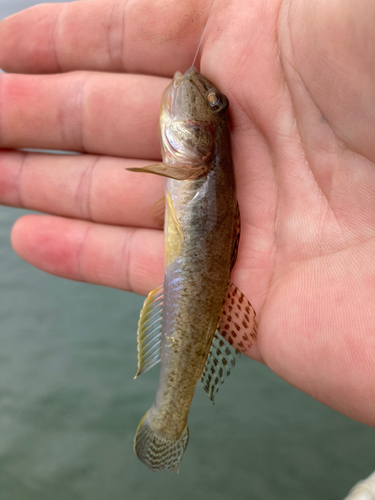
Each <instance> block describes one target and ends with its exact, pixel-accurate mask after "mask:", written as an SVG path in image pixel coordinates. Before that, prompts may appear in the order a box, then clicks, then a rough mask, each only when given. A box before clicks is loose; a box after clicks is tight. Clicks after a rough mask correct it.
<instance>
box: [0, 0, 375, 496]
mask: <svg viewBox="0 0 375 500" xmlns="http://www.w3.org/2000/svg"><path fill="white" fill-rule="evenodd" d="M32 4H34V2H33V1H31V0H29V1H26V0H22V1H16V0H5V1H4V0H0V18H1V17H4V16H5V15H9V14H11V13H12V12H15V11H17V10H21V9H22V8H25V7H27V6H29V5H32ZM22 213H24V212H22V211H16V210H12V209H9V208H4V207H1V208H0V500H34V499H38V500H51V499H53V500H89V499H90V500H104V499H109V498H110V499H111V500H122V499H128V498H135V499H137V500H159V499H163V500H164V499H165V500H169V499H170V500H172V499H173V500H174V499H176V498H177V499H179V500H188V499H195V498H205V499H208V500H210V499H215V500H224V499H225V500H228V498H233V499H237V500H244V499H254V500H283V499H288V500H297V499H298V500H301V499H303V500H340V499H342V498H343V497H344V496H345V495H346V494H347V492H348V491H349V489H350V488H351V486H352V485H353V484H354V483H355V482H357V481H358V480H360V479H362V478H364V477H366V476H367V475H369V474H370V473H371V472H372V471H373V470H374V468H375V456H374V450H375V432H374V430H373V429H371V428H369V427H366V426H364V425H362V424H359V423H357V422H354V421H351V420H350V419H348V418H346V417H344V416H342V415H340V414H338V413H336V412H334V411H333V410H330V409H328V408H326V407H325V406H323V405H321V404H319V403H317V402H316V401H314V400H312V399H311V398H309V397H308V396H306V395H305V394H302V393H301V392H299V391H298V390H296V389H294V388H292V387H290V386H289V385H288V384H286V383H285V382H283V381H282V380H280V379H279V378H278V377H276V376H275V375H274V374H273V373H271V372H270V371H269V370H268V369H267V368H265V367H264V366H262V365H259V364H257V363H255V362H252V361H250V360H248V359H246V358H244V357H243V358H241V360H240V361H239V362H238V364H237V366H236V368H235V370H234V371H233V374H232V375H231V376H230V377H229V379H228V380H227V381H226V382H225V384H224V386H223V387H222V388H221V389H220V391H219V393H218V395H217V398H216V401H217V402H216V404H215V406H213V405H212V404H211V402H210V401H209V399H208V398H207V396H206V394H205V393H204V392H203V390H202V389H201V388H200V387H198V390H197V394H196V396H195V399H194V402H193V405H192V409H191V413H190V417H189V428H190V442H189V446H188V448H187V451H186V454H185V456H184V459H183V462H182V465H181V470H180V473H179V474H178V475H176V474H169V473H168V472H162V473H152V472H151V471H149V470H148V469H147V468H146V467H145V466H144V465H143V464H141V463H140V462H139V461H138V460H137V459H136V457H135V456H134V453H133V449H132V446H133V437H134V433H135V430H136V427H137V425H138V422H139V420H140V418H141V417H142V416H143V414H144V413H145V411H146V410H147V409H148V408H149V406H150V405H151V403H152V401H153V398H154V395H155V391H156V385H157V378H158V368H157V367H155V368H154V369H152V370H151V371H150V372H148V373H146V374H144V375H142V377H140V378H139V379H137V380H133V377H134V374H135V372H136V364H137V363H136V326H137V321H138V314H139V310H140V308H141V305H142V302H143V298H141V297H137V296H134V295H131V294H128V293H125V292H121V291H118V290H110V289H106V288H103V287H95V286H90V285H87V284H81V283H73V282H68V281H66V280H62V279H59V278H55V277H53V276H49V275H47V274H45V273H43V272H41V271H38V270H36V269H34V268H32V267H31V266H29V265H28V264H26V263H24V262H23V261H21V260H20V259H19V258H18V257H17V256H16V255H15V254H14V253H13V252H12V250H11V247H10V243H9V232H10V229H11V226H12V224H13V222H14V221H15V220H16V218H17V217H18V216H20V215H22Z"/></svg>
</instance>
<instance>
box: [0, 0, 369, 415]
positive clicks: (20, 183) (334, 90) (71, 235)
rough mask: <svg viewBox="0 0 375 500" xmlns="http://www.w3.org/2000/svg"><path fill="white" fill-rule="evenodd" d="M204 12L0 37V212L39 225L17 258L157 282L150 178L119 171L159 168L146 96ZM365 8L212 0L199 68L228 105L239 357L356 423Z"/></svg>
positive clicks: (51, 10) (39, 13) (141, 5)
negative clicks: (247, 336)
mask: <svg viewBox="0 0 375 500" xmlns="http://www.w3.org/2000/svg"><path fill="white" fill-rule="evenodd" d="M209 8H210V5H208V4H207V2H206V1H203V0H192V1H189V2H188V1H187V2H168V1H167V0H156V1H153V2H149V1H146V0H136V1H133V0H128V1H125V0H121V1H120V0H116V1H114V0H103V1H101V0H98V1H90V0H88V1H85V2H73V3H69V4H59V5H42V6H39V7H35V8H33V9H31V10H29V11H26V12H23V13H20V14H18V15H16V16H15V17H13V18H10V19H8V20H5V21H4V22H2V23H1V24H0V67H2V68H3V69H4V70H6V71H8V72H10V73H20V74H18V75H15V74H8V75H0V110H1V112H0V147H1V148H3V149H8V150H10V151H3V152H1V154H0V201H1V202H2V203H3V204H6V205H12V206H24V207H28V208H31V209H36V210H39V211H41V212H45V213H46V214H49V215H32V216H27V217H23V218H21V219H20V220H19V221H18V222H17V223H16V225H15V227H14V229H13V232H12V243H13V247H14V249H15V251H16V252H17V253H18V254H19V255H20V256H21V257H23V258H24V259H26V260H27V261H28V262H30V263H31V264H33V265H35V266H37V267H39V268H41V269H43V270H45V271H47V272H50V273H53V274H57V275H59V276H63V277H66V278H70V279H76V280H83V281H88V282H92V283H99V284H103V285H107V286H112V287H118V288H121V289H125V290H131V291H135V292H137V293H142V294H146V293H147V292H149V291H150V290H151V289H154V288H155V287H156V286H157V285H159V284H160V283H161V282H162V280H163V234H162V232H161V231H160V230H159V229H158V228H157V227H156V226H155V222H154V221H153V219H152V217H151V216H150V210H151V207H152V205H153V204H154V203H155V202H156V201H157V200H158V199H160V198H161V196H162V192H163V186H162V180H161V179H157V178H156V177H155V176H151V175H150V176H146V175H144V176H142V179H140V178H141V175H139V176H137V175H135V174H133V173H131V172H126V171H125V170H124V168H125V167H139V166H144V165H146V164H148V163H154V162H155V161H160V152H159V144H158V138H157V134H156V129H157V121H158V107H159V102H160V96H161V94H162V92H163V90H164V89H165V88H166V86H167V85H168V83H169V81H170V78H171V77H172V76H173V74H174V72H175V71H176V70H180V71H185V70H186V69H188V67H189V66H190V65H191V62H192V59H193V56H194V53H195V50H196V47H197V45H198V40H199V38H200V35H201V33H202V30H203V26H204V24H205V21H206V19H207V16H208V10H209ZM374 10H375V5H374V3H373V2H372V1H371V0H361V1H360V2H358V0H331V1H330V2H327V1H326V0H317V1H314V2H311V1H310V0H289V1H286V0H284V1H280V0H265V1H264V0H261V1H260V0H259V1H257V0H255V1H253V2H250V4H249V2H248V1H247V0H217V3H216V6H215V8H214V10H213V13H212V16H211V19H210V23H209V26H208V27H207V31H206V35H205V38H204V41H203V44H202V47H201V50H200V54H199V56H198V67H199V65H200V71H201V72H202V73H203V74H204V75H205V76H206V77H207V78H208V79H209V80H211V81H212V82H213V83H215V84H216V85H217V86H218V87H220V90H221V91H222V92H223V93H224V94H225V95H227V96H228V99H229V101H230V104H231V108H230V109H231V124H232V125H231V126H232V146H233V157H234V166H235V175H236V180H237V186H238V189H237V196H238V201H239V205H240V210H241V222H242V233H241V243H240V248H239V255H238V260H237V264H236V266H235V268H234V270H233V274H232V281H233V282H235V283H236V285H238V286H239V288H240V289H241V290H242V291H243V292H244V293H245V294H246V296H247V297H248V298H249V300H250V301H251V302H252V304H253V306H254V308H255V310H256V312H257V317H258V320H259V326H258V343H257V348H256V349H251V350H250V351H248V355H249V356H250V357H252V358H254V359H256V360H258V361H262V362H263V363H265V364H267V365H268V366H269V367H270V369H272V370H273V371H275V372H276V373H277V374H278V375H279V376H281V377H282V378H284V379H285V380H287V381H288V382H289V383H291V384H292V385H294V386H295V387H298V388H299V389H300V390H302V391H304V392H306V393H308V394H310V395H311V396H312V397H314V398H316V399H318V400H319V401H321V402H323V403H325V404H326V405H328V406H330V407H332V408H335V409H336V410H338V411H341V412H343V413H344V414H346V415H348V416H350V417H352V418H354V419H357V420H360V421H362V422H365V423H367V424H369V425H374V424H375V363H374V352H375V335H374V332H375V313H374V310H375V307H374V306H375V259H374V255H375V216H374V213H375V196H374V193H375V165H374V163H375V141H374V140H373V134H374V129H375V87H374V85H373V82H374V81H375V58H374V57H373V47H374V44H375V40H374V38H375V32H374V30H373V19H374ZM150 19H152V23H150V22H149V20H150ZM69 71H72V72H71V73H68V72H69ZM42 73H43V74H42ZM124 73H127V74H124ZM133 73H138V75H136V76H135V75H134V74H133ZM42 117H43V118H42ZM20 147H39V148H58V149H67V150H77V151H83V152H85V153H88V155H87V156H86V155H85V156H82V157H58V158H55V157H53V156H40V155H36V154H27V155H25V154H23V153H19V152H16V151H13V150H14V149H17V148H20ZM249 383H253V381H249Z"/></svg>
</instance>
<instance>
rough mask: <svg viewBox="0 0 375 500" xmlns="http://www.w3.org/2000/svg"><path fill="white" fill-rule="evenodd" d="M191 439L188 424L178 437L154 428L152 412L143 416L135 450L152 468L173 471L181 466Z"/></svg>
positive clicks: (135, 441)
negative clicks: (172, 436)
mask: <svg viewBox="0 0 375 500" xmlns="http://www.w3.org/2000/svg"><path fill="white" fill-rule="evenodd" d="M188 441H189V430H188V427H187V426H186V427H185V429H184V430H183V432H182V434H181V436H180V437H179V438H178V439H173V438H171V437H169V436H166V435H163V433H162V432H160V431H157V430H156V429H154V428H153V425H152V421H151V418H150V412H149V411H148V412H147V413H146V415H145V416H144V417H143V418H142V420H141V421H140V423H139V425H138V429H137V433H136V435H135V438H134V451H135V454H136V455H137V457H138V458H139V460H141V461H142V462H143V463H144V464H146V465H147V467H149V468H150V469H151V470H163V469H168V470H169V472H173V470H174V468H175V467H177V472H178V469H179V467H180V463H181V460H182V457H183V456H184V453H185V450H186V447H187V444H188Z"/></svg>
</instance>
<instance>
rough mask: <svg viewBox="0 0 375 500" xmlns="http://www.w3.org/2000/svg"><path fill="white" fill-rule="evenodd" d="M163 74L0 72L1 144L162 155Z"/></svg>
mask: <svg viewBox="0 0 375 500" xmlns="http://www.w3.org/2000/svg"><path fill="white" fill-rule="evenodd" d="M168 83H169V80H167V79H164V78H157V77H150V76H135V75H110V74H104V73H82V72H79V73H71V74H68V75H49V76H21V75H6V74H0V110H1V112H0V147H2V148H14V149H16V148H39V149H40V148H42V149H63V150H70V151H80V152H91V153H98V154H108V155H112V156H125V157H134V158H137V157H139V156H141V157H142V158H149V159H158V158H160V145H159V141H158V137H157V124H158V120H159V105H160V98H161V95H162V93H163V91H164V89H165V87H166V86H167V85H168Z"/></svg>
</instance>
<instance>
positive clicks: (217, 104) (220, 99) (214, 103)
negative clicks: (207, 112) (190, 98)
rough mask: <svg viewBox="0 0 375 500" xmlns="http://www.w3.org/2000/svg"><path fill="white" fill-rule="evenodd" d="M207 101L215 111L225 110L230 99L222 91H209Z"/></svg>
mask: <svg viewBox="0 0 375 500" xmlns="http://www.w3.org/2000/svg"><path fill="white" fill-rule="evenodd" d="M207 101H208V104H209V105H210V107H211V109H212V111H213V112H214V113H221V112H224V111H225V110H226V109H227V107H228V100H227V98H226V97H225V95H223V94H220V92H213V91H212V90H211V91H209V92H207Z"/></svg>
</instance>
